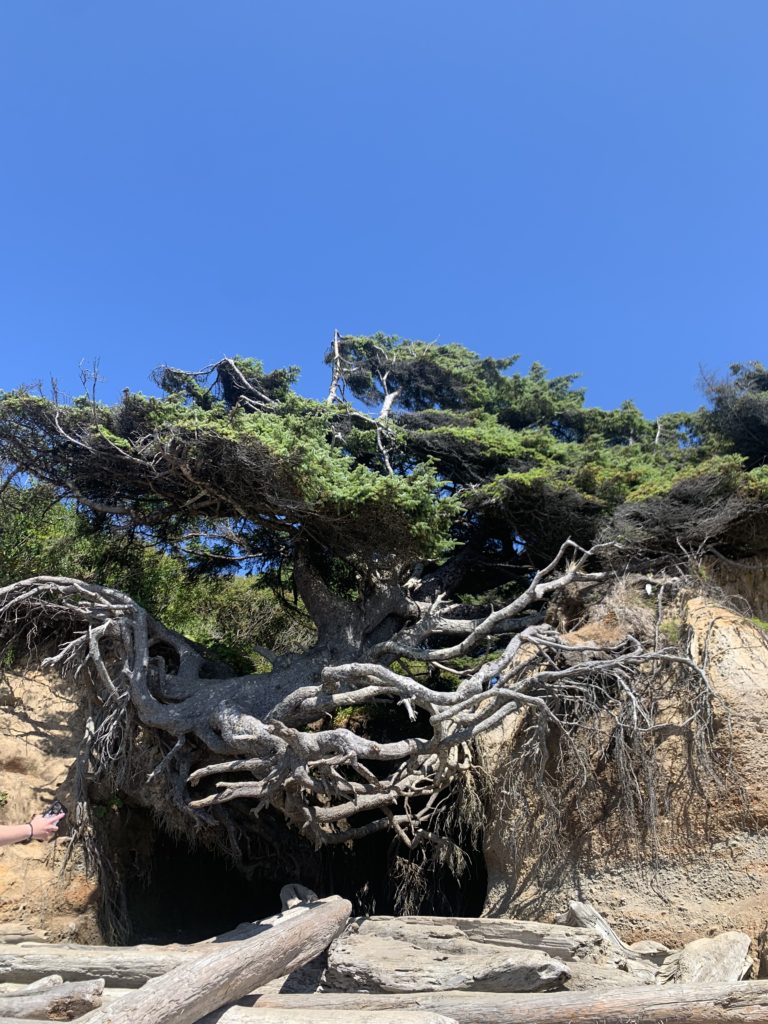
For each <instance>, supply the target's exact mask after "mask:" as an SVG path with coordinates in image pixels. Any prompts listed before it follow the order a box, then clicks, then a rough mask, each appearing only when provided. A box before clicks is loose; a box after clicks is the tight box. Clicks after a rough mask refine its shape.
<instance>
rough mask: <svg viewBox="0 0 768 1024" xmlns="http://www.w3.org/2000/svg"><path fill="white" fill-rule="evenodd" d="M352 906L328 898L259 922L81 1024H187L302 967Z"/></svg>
mask: <svg viewBox="0 0 768 1024" xmlns="http://www.w3.org/2000/svg"><path fill="white" fill-rule="evenodd" d="M351 909H352V907H351V904H350V903H348V902H347V900H343V899H341V898H340V897H338V896H330V897H328V898H327V899H324V900H318V901H317V902H316V903H312V904H302V905H301V906H298V907H295V908H294V909H292V910H288V911H286V912H285V913H284V914H278V915H277V916H276V917H274V918H268V919H267V920H265V921H262V922H261V927H260V930H259V933H258V934H257V935H254V936H253V937H252V938H249V939H245V940H243V941H242V942H223V943H221V945H220V946H218V947H216V950H215V951H214V952H211V953H207V954H205V955H203V956H197V957H187V960H186V962H185V963H184V964H182V965H181V966H180V967H176V968H174V969H173V970H172V971H170V972H169V973H168V974H166V975H164V976H163V977H162V978H156V979H154V980H153V981H151V982H148V983H147V984H146V985H145V986H144V987H143V988H141V989H139V990H138V991H136V992H131V993H129V994H128V995H126V996H123V998H122V999H118V1000H117V1001H116V1002H115V1003H113V1004H112V1005H111V1006H108V1007H103V1008H102V1009H99V1010H94V1011H93V1012H92V1013H89V1014H88V1015H87V1016H85V1017H83V1018H82V1024H192V1022H193V1021H197V1020H199V1019H200V1017H203V1016H205V1014H207V1013H212V1012H213V1011H214V1010H217V1009H219V1007H221V1006H223V1005H224V1004H226V1003H230V1002H234V1001H235V1000H237V999H240V998H241V997H242V996H244V995H246V994H247V993H248V992H251V991H252V990H253V989H254V988H257V987H258V986H259V985H262V984H264V982H266V981H270V980H271V979H272V978H278V977H280V976H281V975H283V974H287V973H288V972H289V971H291V970H293V969H294V968H296V967H298V966H300V965H301V964H304V963H306V962H307V961H308V960H310V959H312V957H314V956H316V955H317V953H319V952H320V951H321V950H322V949H325V947H326V946H328V945H329V944H330V943H331V942H332V941H333V940H334V939H335V938H336V936H337V935H339V934H340V932H341V931H342V930H343V929H344V927H345V926H346V923H347V920H348V918H349V913H350V911H351Z"/></svg>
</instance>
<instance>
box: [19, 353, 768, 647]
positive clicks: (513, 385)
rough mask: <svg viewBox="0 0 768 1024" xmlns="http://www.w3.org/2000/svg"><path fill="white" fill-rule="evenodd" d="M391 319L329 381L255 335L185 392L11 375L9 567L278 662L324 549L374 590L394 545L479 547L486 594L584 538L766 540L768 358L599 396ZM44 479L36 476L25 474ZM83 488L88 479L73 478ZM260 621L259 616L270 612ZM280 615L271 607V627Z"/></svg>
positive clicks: (749, 543) (168, 381) (396, 556)
mask: <svg viewBox="0 0 768 1024" xmlns="http://www.w3.org/2000/svg"><path fill="white" fill-rule="evenodd" d="M516 360H517V357H516V356H510V357H508V358H504V359H490V358H483V357H481V356H479V355H477V354H475V353H473V352H471V351H469V350H468V349H466V348H464V347H463V346H461V345H457V344H449V345H439V344H434V343H426V342H420V341H408V340H401V339H399V338H397V337H393V336H388V335H383V334H376V335H372V336H370V337H346V338H340V339H338V345H337V347H336V349H335V350H334V349H332V350H331V351H330V352H329V353H328V356H327V362H328V363H329V365H332V366H334V367H335V370H336V372H337V377H338V380H337V387H336V390H335V392H334V393H333V394H332V395H331V398H330V399H329V401H327V402H323V401H316V400H312V399H308V398H305V397H302V396H301V395H300V394H298V392H297V391H296V390H295V384H296V381H297V379H298V370H297V368H296V367H288V368H286V369H278V370H274V371H272V372H269V373H267V372H266V371H265V370H264V368H263V366H262V364H261V363H260V362H258V361H257V360H254V359H250V358H234V359H226V360H222V361H220V362H219V363H217V364H214V365H212V366H210V367H207V368H205V369H204V370H202V371H200V372H198V373H188V372H186V371H181V370H176V369H172V368H168V367H163V368H161V369H160V370H158V371H156V374H155V380H156V381H157V382H158V384H159V385H160V387H161V389H162V392H163V394H162V395H161V396H159V397H158V396H152V397H148V396H145V395H142V394H133V393H128V392H126V393H125V394H124V396H123V398H122V400H121V401H120V402H118V403H117V404H115V405H112V406H108V405H103V404H100V403H98V402H97V401H95V400H94V399H93V398H92V397H87V396H84V397H83V398H81V399H77V400H76V401H75V402H73V403H72V404H71V405H66V406H65V405H60V404H57V403H56V402H54V401H52V400H49V399H46V398H44V397H42V396H40V395H33V394H30V393H28V392H25V391H23V390H20V391H16V392H10V393H5V394H3V395H2V396H0V458H2V459H4V460H5V463H6V464H7V466H8V467H9V472H10V473H16V474H23V475H22V476H16V478H15V479H16V483H9V484H8V485H7V486H6V488H5V490H4V491H3V494H2V498H1V499H0V504H1V508H0V512H1V513H2V520H1V524H0V540H1V541H2V553H1V554H0V576H1V577H2V580H3V581H4V582H10V581H12V580H14V579H18V578H20V577H24V576H31V575H36V574H39V573H47V574H61V575H70V576H80V577H83V578H86V579H96V580H98V581H99V582H102V583H108V584H111V585H114V586H116V587H119V588H121V589H124V590H126V591H127V592H128V593H130V594H131V595H133V596H134V597H136V598H137V600H139V601H140V602H141V603H142V604H144V605H145V607H147V609H148V610H149V611H150V612H151V613H152V614H154V615H156V616H157V617H159V618H161V619H162V620H163V621H164V622H166V623H167V624H168V625H171V626H173V627H174V628H177V629H179V630H180V631H183V632H186V633H187V634H188V635H190V636H191V637H192V638H193V639H196V640H199V641H200V642H201V643H206V644H209V645H213V646H214V647H215V646H216V645H217V644H220V645H222V649H225V648H226V649H228V650H229V653H230V655H231V656H233V657H238V658H244V659H246V661H250V663H253V664H256V663H258V656H257V655H254V654H253V653H249V650H250V648H249V644H263V645H270V644H271V645H274V644H276V645H277V647H278V648H283V649H285V648H287V647H289V646H290V644H291V641H290V640H289V639H287V638H288V636H289V635H293V636H294V643H295V645H298V646H301V645H302V644H306V643H308V642H309V640H310V639H311V626H310V625H308V623H307V620H306V618H302V616H303V609H302V608H301V606H300V602H298V601H297V600H296V598H295V595H294V594H292V592H291V589H292V584H291V579H292V572H293V568H294V566H295V564H296V559H297V557H298V556H299V554H301V557H302V558H304V559H305V560H307V561H308V562H310V563H311V564H312V567H313V569H314V570H315V571H316V572H318V573H319V574H320V575H321V576H322V577H323V579H324V580H325V582H326V584H327V585H328V586H329V587H330V588H331V590H334V589H335V590H337V591H338V592H339V593H343V594H344V596H347V597H349V596H354V595H355V594H357V595H359V596H361V597H362V596H364V594H365V592H366V587H367V586H368V584H369V583H370V581H371V580H372V579H374V578H378V576H380V574H381V572H382V571H383V568H384V567H385V566H390V567H391V566H392V565H394V564H397V565H399V566H402V567H403V572H406V569H407V567H409V566H411V567H412V566H414V565H417V564H419V563H421V564H425V563H429V564H430V565H431V566H433V567H434V566H435V565H439V564H440V563H441V562H443V561H445V560H446V559H449V558H450V557H451V556H452V555H454V554H455V553H456V552H458V551H462V550H465V551H468V552H471V553H472V556H473V558H474V563H473V565H474V569H473V574H472V573H471V574H470V576H469V578H468V580H465V581H464V582H463V583H462V588H463V590H464V591H465V592H466V596H467V599H468V600H481V599H487V598H489V597H490V598H493V595H494V593H496V592H500V591H503V592H505V593H507V592H509V589H510V587H511V588H512V589H514V587H515V585H519V584H521V583H524V582H525V580H527V579H528V577H529V574H530V570H531V567H532V566H536V565H538V564H541V563H542V562H544V561H545V560H547V559H549V558H551V557H552V555H553V554H554V552H555V551H556V550H557V549H558V547H559V545H560V544H561V543H562V541H563V540H564V539H565V538H567V537H572V538H573V539H575V540H577V541H578V542H580V543H582V544H584V545H589V544H592V543H594V541H595V540H596V539H602V540H606V539H607V540H613V541H618V542H620V543H621V544H622V545H623V550H624V551H625V552H626V553H627V558H628V559H629V561H631V560H632V558H634V559H635V560H637V559H639V560H641V561H642V558H643V557H646V556H647V557H648V558H651V559H653V560H658V559H664V558H665V557H672V556H674V557H677V556H678V555H679V553H680V550H681V548H682V549H683V550H685V549H686V548H688V547H690V548H699V547H700V545H701V543H702V542H703V541H704V539H705V533H704V531H707V532H706V538H707V542H709V543H712V544H717V546H718V549H719V550H720V551H721V552H722V553H724V554H726V555H730V556H732V557H739V556H741V555H743V554H744V553H749V552H750V551H752V550H754V549H755V547H756V546H759V545H760V544H761V543H762V542H761V540H760V537H762V536H763V535H764V531H763V530H762V528H761V524H763V525H764V523H763V521H764V519H765V508H766V505H765V503H766V497H768V441H766V438H768V430H766V426H767V425H768V412H766V410H768V397H767V396H768V371H766V370H765V368H764V367H762V365H761V364H757V363H751V364H745V365H736V366H734V367H733V368H732V374H731V378H730V379H729V380H727V381H725V382H716V381H709V382H707V384H706V393H707V396H708V398H709V401H710V405H709V407H708V408H704V409H700V410H698V411H696V412H693V413H685V412H670V413H668V414H665V415H663V416H661V417H659V418H658V419H656V420H653V421H651V420H647V419H645V418H644V417H643V415H642V414H641V412H640V411H639V410H638V409H637V408H636V407H635V406H634V405H633V404H632V402H629V401H626V402H624V403H622V404H621V405H619V406H618V408H616V409H612V410H604V409H597V408H591V407H589V406H587V405H586V403H585V392H584V390H583V389H582V388H580V387H577V386H576V380H577V378H576V375H567V376H561V377H554V378H552V377H548V376H547V373H546V371H545V370H544V368H543V367H542V366H541V365H539V364H537V363H535V364H534V365H533V366H532V367H531V369H530V370H529V371H528V372H527V373H520V372H517V371H516V370H515V369H514V367H515V363H516ZM20 480H23V481H24V483H23V484H21V483H19V481H20ZM62 499H65V500H64V501H62ZM254 624H257V626H256V625H254ZM257 627H258V628H257Z"/></svg>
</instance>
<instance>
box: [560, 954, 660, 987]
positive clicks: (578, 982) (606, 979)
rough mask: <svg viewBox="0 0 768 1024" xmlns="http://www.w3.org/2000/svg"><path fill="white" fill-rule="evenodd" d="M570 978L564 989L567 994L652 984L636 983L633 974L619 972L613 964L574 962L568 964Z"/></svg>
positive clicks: (648, 982)
mask: <svg viewBox="0 0 768 1024" xmlns="http://www.w3.org/2000/svg"><path fill="white" fill-rule="evenodd" d="M568 970H569V971H570V972H571V976H570V978H569V979H568V981H566V983H565V985H564V988H566V989H567V990H568V991H569V992H589V991H593V990H596V989H604V988H632V986H634V985H638V984H647V985H650V984H652V981H638V979H637V978H636V977H635V975H634V974H630V973H629V971H626V970H621V969H620V968H619V967H617V966H616V965H615V964H592V963H580V962H579V961H578V960H574V961H573V962H572V963H569V964H568Z"/></svg>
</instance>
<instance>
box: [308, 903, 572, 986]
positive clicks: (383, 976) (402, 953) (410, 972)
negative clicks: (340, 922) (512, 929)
mask: <svg viewBox="0 0 768 1024" xmlns="http://www.w3.org/2000/svg"><path fill="white" fill-rule="evenodd" d="M369 923H370V922H368V921H365V920H363V921H361V922H356V923H355V924H353V925H352V926H350V927H349V928H347V930H346V931H345V932H344V933H343V934H342V935H340V936H339V938H338V939H336V941H335V942H334V943H333V945H332V946H331V948H330V949H329V950H328V967H327V969H326V972H325V977H324V979H323V987H324V988H328V989H332V990H334V991H336V992H434V991H437V990H442V989H452V990H460V989H472V990H483V991H486V992H542V991H548V990H550V989H557V988H562V986H563V982H565V981H567V980H568V978H569V977H570V972H569V970H568V968H567V967H566V965H565V964H564V963H563V962H562V961H561V960H555V959H553V958H552V957H550V956H547V955H546V954H545V953H541V952H539V950H537V949H521V948H519V947H513V946H507V947H503V946H492V945H490V944H482V945H481V944H480V943H477V942H471V941H469V940H468V939H467V938H466V936H465V935H464V934H463V932H461V931H460V930H459V929H458V928H456V927H454V926H453V924H452V923H448V924H446V923H442V922H441V923H439V924H438V923H433V924H426V925H422V926H419V925H417V924H413V923H411V924H408V925H405V926H404V925H403V924H402V923H401V921H399V920H398V919H396V918H391V919H389V920H387V921H381V920H378V921H376V922H375V927H368V925H369Z"/></svg>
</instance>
